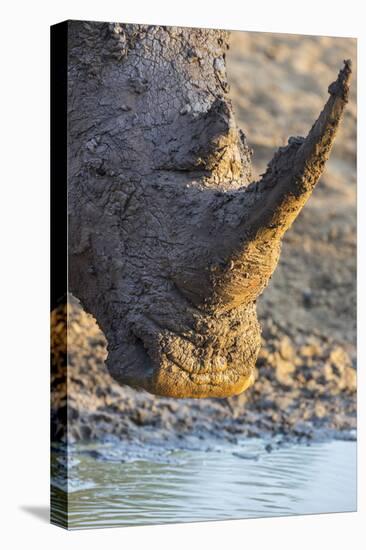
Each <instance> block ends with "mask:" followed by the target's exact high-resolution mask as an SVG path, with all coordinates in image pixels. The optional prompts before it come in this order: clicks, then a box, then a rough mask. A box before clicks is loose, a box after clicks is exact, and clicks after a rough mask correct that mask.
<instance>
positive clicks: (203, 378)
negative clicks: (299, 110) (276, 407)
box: [69, 23, 351, 397]
mask: <svg viewBox="0 0 366 550" xmlns="http://www.w3.org/2000/svg"><path fill="white" fill-rule="evenodd" d="M93 25H94V26H92V27H91V29H90V28H87V27H85V26H84V25H83V24H82V23H80V24H79V26H77V25H75V26H74V27H72V28H71V29H70V38H69V40H70V76H69V79H70V90H69V132H70V143H69V159H70V160H69V189H70V190H69V205H70V217H69V239H70V258H69V269H70V284H71V287H70V288H71V291H72V292H73V293H74V294H75V295H76V296H77V297H78V298H80V300H81V301H82V303H83V304H84V307H85V308H86V309H87V310H88V311H90V312H91V313H92V314H93V315H94V316H95V317H96V319H97V321H98V323H99V324H100V326H101V328H102V330H103V331H104V333H105V335H106V337H107V340H108V359H107V366H108V369H109V371H110V373H111V374H112V376H113V377H114V378H115V379H116V380H117V381H118V382H119V383H121V384H128V385H130V386H132V387H135V388H141V389H145V390H147V391H148V392H151V393H154V394H157V395H165V396H171V397H227V396H231V395H235V394H238V393H240V392H242V391H244V390H245V389H246V388H248V387H249V386H250V385H251V384H252V383H253V380H254V367H255V363H256V358H257V355H258V351H259V347H260V327H259V324H258V321H257V315H256V299H257V297H258V296H259V295H260V293H261V292H262V291H263V289H264V288H265V287H266V285H267V283H268V281H269V279H270V277H271V275H272V273H273V271H274V269H275V267H276V265H277V262H278V258H279V254H280V246H281V239H282V237H283V235H284V233H285V232H286V231H287V229H288V228H289V227H290V226H291V224H292V222H293V221H294V220H295V218H296V216H297V215H298V214H299V212H300V211H301V209H302V207H303V206H304V204H305V203H306V201H307V200H308V198H309V197H310V195H311V193H312V191H313V189H314V186H315V184H316V182H317V181H318V179H319V177H320V175H321V173H322V171H323V168H324V164H325V162H326V160H327V158H328V155H329V153H330V150H331V147H332V144H333V141H334V138H335V135H336V132H337V128H338V125H339V123H340V120H341V117H342V113H343V109H344V106H345V104H346V103H347V96H348V88H349V78H350V73H351V68H350V62H345V65H344V67H343V69H342V70H341V71H340V73H339V75H338V79H337V80H336V82H334V83H333V84H332V85H331V86H330V87H329V94H330V97H329V99H328V101H327V103H326V105H325V107H324V109H323V111H322V112H321V114H320V116H319V118H318V120H317V121H316V122H315V124H314V125H313V127H312V128H311V130H310V132H309V134H308V136H307V137H306V138H299V137H296V138H290V139H289V142H288V145H287V146H286V147H282V148H280V149H279V151H278V152H277V153H276V154H275V156H274V158H273V160H272V161H271V162H270V164H269V165H268V169H267V171H266V173H265V174H264V175H263V177H262V179H261V180H260V181H257V182H252V181H251V170H250V150H249V148H248V146H247V143H246V139H245V136H244V135H243V134H242V132H240V131H239V130H238V129H237V127H236V124H235V119H234V116H233V111H232V107H231V103H230V100H229V97H228V95H227V84H226V76H225V50H226V38H227V37H226V34H225V33H222V32H220V31H207V30H205V31H202V30H199V29H195V30H192V29H191V30H189V31H188V30H187V29H183V30H182V29H178V30H177V29H170V28H163V27H145V26H132V27H133V30H131V26H121V25H120V26H116V25H115V26H113V25H112V26H99V27H98V25H100V24H93ZM89 27H90V25H89ZM84 36H86V37H88V40H89V42H88V44H89V46H88V47H86V51H87V53H88V55H89V57H88V56H86V54H85V51H84V50H85V48H84V50H82V48H81V46H80V44H83V37H84ZM90 44H94V48H93V47H92V45H90ZM111 44H112V45H111ZM123 48H124V49H123ZM119 56H120V57H119Z"/></svg>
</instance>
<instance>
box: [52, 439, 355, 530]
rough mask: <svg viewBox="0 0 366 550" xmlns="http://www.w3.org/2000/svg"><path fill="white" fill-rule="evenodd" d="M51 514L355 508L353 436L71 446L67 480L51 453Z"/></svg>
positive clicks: (151, 518)
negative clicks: (175, 445)
mask: <svg viewBox="0 0 366 550" xmlns="http://www.w3.org/2000/svg"><path fill="white" fill-rule="evenodd" d="M53 460H54V464H53V466H54V472H55V474H54V478H53V486H52V499H53V503H54V511H53V521H54V522H56V523H57V522H59V521H60V520H63V521H65V520H66V516H65V514H64V512H63V511H62V507H63V506H65V503H66V498H67V496H66V493H65V489H67V491H68V504H69V516H68V522H69V528H71V529H76V528H78V529H82V528H91V527H94V528H96V527H116V526H127V525H147V524H156V523H177V522H191V521H205V520H220V519H235V518H256V517H266V516H283V515H293V514H315V513H320V512H346V511H354V510H356V443H355V442H354V441H331V442H326V443H313V444H311V445H310V446H306V445H291V446H287V447H280V448H275V449H274V450H272V451H271V452H267V451H266V450H265V442H263V441H261V440H245V441H243V442H239V444H238V445H230V444H220V445H212V446H209V447H207V448H202V443H201V444H199V443H198V444H192V445H188V448H182V449H170V450H169V449H166V448H164V449H162V448H159V446H158V445H150V446H149V447H146V445H141V444H138V443H136V444H135V445H133V444H131V443H128V444H123V443H118V444H117V443H109V444H98V445H87V446H85V445H84V446H82V445H79V446H77V447H76V448H75V449H74V451H73V452H72V453H71V454H70V456H69V480H68V482H67V486H66V485H65V483H64V482H63V481H62V476H60V475H58V474H57V469H58V468H59V467H61V466H62V462H63V461H62V457H61V456H54V458H53Z"/></svg>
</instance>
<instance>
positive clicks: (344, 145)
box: [52, 33, 356, 441]
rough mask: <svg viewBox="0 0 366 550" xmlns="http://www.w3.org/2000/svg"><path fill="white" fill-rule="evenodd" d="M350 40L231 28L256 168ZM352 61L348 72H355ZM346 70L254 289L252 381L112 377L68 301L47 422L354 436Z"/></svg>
mask: <svg viewBox="0 0 366 550" xmlns="http://www.w3.org/2000/svg"><path fill="white" fill-rule="evenodd" d="M346 58H351V59H352V60H353V64H354V68H356V41H355V40H352V39H341V38H328V37H300V36H295V35H274V34H267V33H261V34H257V33H232V37H231V49H230V52H229V54H228V75H229V80H230V82H231V95H232V100H233V103H234V108H235V112H236V117H237V121H238V124H239V125H240V127H241V128H242V129H243V130H244V132H245V134H246V135H247V138H248V141H249V143H250V145H251V146H252V148H253V150H254V157H253V162H254V169H255V173H256V175H259V174H260V173H262V172H263V171H264V170H265V166H266V164H267V162H268V161H269V160H270V159H271V157H272V155H273V152H274V151H275V150H276V149H277V148H278V147H279V146H281V145H284V144H285V143H286V141H287V137H288V136H289V135H305V134H306V133H307V131H308V130H309V129H310V127H311V125H312V123H313V121H314V120H315V119H316V117H317V116H318V113H319V111H320V110H321V108H322V106H323V104H324V102H325V100H326V98H327V87H328V85H329V84H330V83H331V82H332V81H333V80H334V79H335V77H336V75H337V72H338V70H339V68H340V67H341V65H342V61H343V59H346ZM354 72H355V71H354ZM355 90H356V78H354V81H353V87H352V93H351V101H350V103H349V105H348V108H347V112H346V116H345V119H344V123H343V126H342V129H341V131H340V133H339V136H338V140H337V143H336V146H335V148H334V151H333V154H332V157H331V159H330V161H329V163H328V166H327V169H326V173H325V174H324V176H323V177H322V179H321V181H320V182H319V184H318V186H317V189H316V190H315V192H314V195H313V197H312V198H311V200H310V202H309V204H308V205H307V206H306V208H305V209H304V210H303V212H302V213H301V215H300V217H299V219H298V220H297V221H296V222H295V224H294V226H293V227H292V229H291V230H290V231H289V232H288V233H287V234H286V237H285V240H284V245H283V252H282V256H281V261H280V264H279V266H278V268H277V271H276V272H275V274H274V276H273V278H272V280H271V283H270V285H269V288H268V289H267V290H266V291H265V292H264V294H263V296H261V298H260V299H259V300H258V311H259V318H260V321H261V324H262V327H263V347H262V351H261V353H260V356H259V360H258V364H257V371H258V373H257V381H256V383H255V384H254V386H253V387H252V388H250V389H249V390H248V391H247V392H245V393H244V394H242V395H240V396H237V397H232V398H230V399H224V400H219V399H207V400H192V399H169V398H159V397H155V396H151V395H149V394H147V393H145V392H136V391H134V390H132V389H130V388H128V387H120V386H118V385H117V384H116V383H115V382H114V381H113V380H112V378H111V377H110V376H109V374H108V372H107V370H106V368H105V365H104V359H105V357H106V343H105V339H104V336H103V334H102V333H101V332H100V330H99V329H98V327H97V325H96V323H95V321H94V319H92V318H91V317H90V316H89V315H87V314H86V313H85V312H83V311H82V309H81V307H80V305H79V304H78V303H77V301H76V300H74V299H71V304H70V306H69V334H68V369H67V387H68V394H69V408H68V412H67V411H66V397H65V395H66V383H65V376H66V374H65V368H64V367H63V364H65V353H66V342H65V339H64V334H65V324H66V316H65V311H64V310H61V309H60V310H58V311H54V312H53V313H52V326H53V334H54V338H53V350H52V354H53V364H54V369H53V373H52V390H53V394H52V395H53V406H52V431H53V436H54V437H55V438H56V439H64V438H65V436H66V432H65V429H64V420H65V417H66V415H68V424H69V431H68V435H69V440H70V441H77V440H80V439H82V440H87V439H102V438H104V437H106V436H109V435H115V436H118V437H123V438H128V439H135V440H136V439H138V440H141V441H144V440H148V439H151V438H153V439H156V438H157V437H158V438H161V439H162V440H164V439H165V440H168V439H170V440H171V439H172V438H175V439H184V438H185V437H189V436H192V435H194V436H196V437H199V438H202V439H205V438H206V437H211V436H212V437H219V438H223V437H225V438H227V439H229V440H231V441H235V439H236V438H237V437H239V436H242V435H244V436H272V435H276V436H279V437H280V438H281V439H282V440H288V439H290V440H293V439H294V438H295V439H300V440H303V439H305V440H311V439H314V438H323V437H329V436H331V437H342V438H354V437H355V429H356V92H355Z"/></svg>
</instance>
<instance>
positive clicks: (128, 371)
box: [107, 308, 260, 398]
mask: <svg viewBox="0 0 366 550" xmlns="http://www.w3.org/2000/svg"><path fill="white" fill-rule="evenodd" d="M206 321H207V322H206V324H205V325H204V326H202V325H201V326H200V327H195V329H194V330H186V331H172V330H168V329H166V328H163V327H161V326H159V325H157V324H156V323H155V322H153V321H151V319H150V321H149V323H148V322H147V320H146V318H144V319H143V323H141V324H139V325H137V324H135V327H134V341H133V342H131V343H130V344H129V346H126V344H125V343H123V346H122V345H121V347H120V346H117V348H115V349H110V350H109V356H108V359H107V366H108V369H109V371H110V373H111V374H112V376H113V377H114V378H115V379H116V380H117V381H118V382H119V383H121V384H127V385H129V386H132V387H134V388H136V389H143V390H145V391H147V392H149V393H152V394H155V395H160V396H165V397H175V398H205V397H218V398H220V397H221V398H225V397H230V396H232V395H237V394H239V393H242V392H243V391H245V390H246V389H248V388H249V387H250V386H251V385H252V384H253V383H254V380H255V363H256V359H257V355H258V352H259V347H260V330H259V325H258V322H257V319H256V316H255V312H254V315H253V311H252V310H251V309H250V308H249V311H248V308H246V309H245V310H243V311H237V310H236V311H235V312H234V313H233V314H231V315H230V314H225V316H224V317H223V318H211V317H210V318H209V320H208V319H207V320H206ZM118 348H119V349H118ZM122 350H123V352H122ZM121 352H122V353H121ZM121 357H123V358H124V360H123V361H121Z"/></svg>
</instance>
